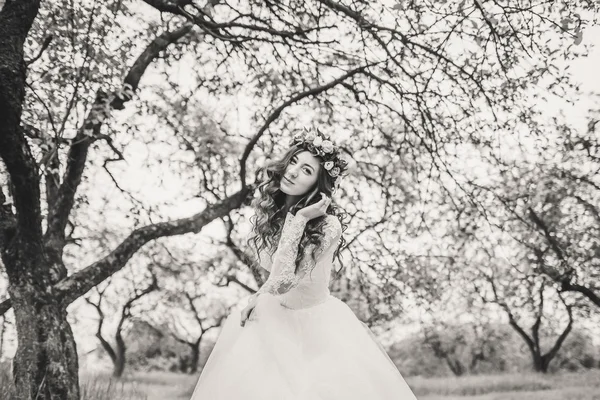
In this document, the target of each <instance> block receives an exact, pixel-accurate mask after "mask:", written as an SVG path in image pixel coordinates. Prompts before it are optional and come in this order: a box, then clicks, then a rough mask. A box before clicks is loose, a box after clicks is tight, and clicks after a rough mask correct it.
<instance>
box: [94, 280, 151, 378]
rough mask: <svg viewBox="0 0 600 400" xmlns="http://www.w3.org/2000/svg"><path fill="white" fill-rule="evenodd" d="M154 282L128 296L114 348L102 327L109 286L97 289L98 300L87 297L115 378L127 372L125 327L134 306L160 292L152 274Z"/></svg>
mask: <svg viewBox="0 0 600 400" xmlns="http://www.w3.org/2000/svg"><path fill="white" fill-rule="evenodd" d="M151 275H152V281H151V283H150V284H148V285H146V287H144V288H136V287H135V285H134V288H133V290H132V291H131V293H129V294H128V298H127V301H126V302H125V304H123V306H122V307H121V312H120V313H119V320H118V322H117V327H116V329H115V332H114V346H112V345H111V344H110V343H109V342H108V341H107V340H106V339H105V338H104V336H103V334H102V327H103V325H104V320H105V315H104V312H103V311H102V300H103V299H104V295H105V292H106V289H107V288H108V285H107V286H105V287H104V288H102V289H98V288H96V292H97V300H96V301H95V302H94V301H93V300H92V299H91V298H90V297H86V298H85V300H86V302H87V303H88V304H90V305H91V306H93V307H94V308H95V309H96V311H97V312H98V317H99V319H98V330H97V332H96V337H97V338H98V340H99V341H100V344H101V345H102V348H103V349H104V350H105V351H106V353H107V354H108V356H109V357H110V359H111V361H112V362H113V367H114V368H113V376H114V377H115V378H120V377H121V376H122V375H123V371H125V366H126V351H127V345H126V343H125V340H123V335H122V333H123V332H122V331H123V325H124V324H125V322H126V321H127V320H129V319H131V308H132V307H133V306H134V303H136V302H138V301H139V300H140V299H142V298H143V297H145V296H147V295H148V294H150V293H152V292H154V291H156V290H158V282H157V279H156V275H154V274H153V273H151Z"/></svg>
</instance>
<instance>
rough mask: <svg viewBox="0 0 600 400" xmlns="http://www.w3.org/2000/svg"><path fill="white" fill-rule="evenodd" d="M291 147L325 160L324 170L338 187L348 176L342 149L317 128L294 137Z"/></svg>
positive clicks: (306, 130)
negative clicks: (300, 148) (295, 146)
mask: <svg viewBox="0 0 600 400" xmlns="http://www.w3.org/2000/svg"><path fill="white" fill-rule="evenodd" d="M290 145H299V146H302V147H303V148H305V149H306V150H308V151H310V152H311V153H313V154H314V155H317V156H319V157H321V158H322V159H323V168H325V170H326V171H327V172H328V173H329V175H330V176H331V177H332V178H333V179H334V181H335V183H336V186H338V185H339V181H340V180H341V178H343V177H344V176H346V175H347V173H346V171H347V170H348V162H347V161H346V160H345V159H344V158H342V157H341V155H340V149H339V147H337V146H336V145H334V144H333V142H332V141H331V140H330V139H329V136H327V135H324V134H323V133H321V132H320V131H319V130H318V129H316V128H304V131H302V132H299V133H297V134H295V135H294V137H293V139H292V140H291V142H290Z"/></svg>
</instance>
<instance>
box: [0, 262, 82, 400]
mask: <svg viewBox="0 0 600 400" xmlns="http://www.w3.org/2000/svg"><path fill="white" fill-rule="evenodd" d="M17 268H18V266H17ZM23 278H25V277H23ZM9 293H10V297H11V299H12V300H13V305H14V311H15V320H16V328H17V334H18V338H19V345H18V347H17V352H16V354H15V358H14V359H13V377H14V381H15V387H16V395H17V396H16V398H17V399H19V400H21V399H23V400H25V399H27V400H30V399H31V400H33V399H37V400H78V399H79V379H78V374H77V371H78V367H79V366H78V361H77V349H76V345H75V340H74V338H73V332H72V331H71V327H70V326H69V324H68V322H67V312H66V311H65V310H64V308H63V307H62V305H60V304H57V302H56V300H55V298H54V296H53V294H52V293H46V292H44V291H42V290H39V289H38V288H36V285H35V284H33V283H31V282H27V281H26V279H22V280H21V281H20V282H18V284H16V283H15V282H14V281H13V282H11V285H10V287H9Z"/></svg>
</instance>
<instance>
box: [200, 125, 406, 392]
mask: <svg viewBox="0 0 600 400" xmlns="http://www.w3.org/2000/svg"><path fill="white" fill-rule="evenodd" d="M346 168H347V163H346V162H345V161H344V160H343V159H342V158H340V156H339V151H338V149H337V148H336V147H335V146H334V145H333V143H331V141H329V140H328V138H327V137H324V136H323V135H322V134H321V133H320V132H318V131H308V132H307V133H304V134H300V135H296V136H295V137H294V139H293V140H292V142H291V147H290V149H289V150H288V151H287V152H286V154H285V155H284V156H283V159H281V160H280V161H277V162H275V163H272V164H270V165H268V166H267V167H265V168H264V170H263V171H262V172H266V175H267V176H266V179H265V180H264V181H263V182H262V183H260V184H259V186H258V190H259V194H260V196H259V197H258V198H257V199H255V200H254V202H253V206H254V207H255V209H256V215H255V216H253V217H252V218H251V221H252V222H253V228H254V229H253V233H254V236H253V237H251V238H250V239H249V240H248V242H249V243H250V244H251V245H252V246H251V247H253V248H254V249H255V252H256V256H257V259H258V263H259V265H260V266H261V267H263V268H265V269H267V270H269V271H270V274H269V277H268V279H267V281H266V282H265V284H264V285H263V286H262V287H261V288H260V289H259V290H258V292H257V293H256V294H254V295H252V296H250V297H249V299H248V304H247V306H246V307H244V308H243V309H242V310H241V312H239V313H238V312H233V313H231V315H229V317H228V318H227V320H226V322H225V324H224V326H223V329H222V330H221V334H220V335H219V338H218V340H217V343H216V345H215V347H214V349H213V351H212V353H211V355H210V357H209V359H208V361H207V363H206V365H205V367H204V369H203V371H202V374H201V376H200V379H199V380H198V383H197V385H196V388H195V390H194V393H193V394H192V399H191V400H412V399H416V397H415V396H414V395H413V393H412V391H411V390H410V388H409V387H408V385H407V384H406V382H405V381H404V379H403V378H402V376H401V375H400V373H399V372H398V370H397V368H396V366H395V365H394V364H393V363H392V361H391V360H390V359H389V357H388V356H387V354H386V353H385V351H384V350H383V348H382V347H381V346H380V345H379V344H378V343H377V342H376V341H375V338H374V336H373V334H372V333H371V331H370V330H369V329H368V328H367V327H366V326H364V325H363V324H362V323H361V322H360V320H358V318H357V317H356V316H355V315H354V313H353V312H352V311H351V310H350V308H349V307H348V306H347V305H346V304H345V303H343V302H342V301H341V300H339V299H337V298H336V297H333V296H332V295H331V294H330V292H329V288H328V286H329V281H330V274H331V269H332V263H333V258H334V256H335V255H338V256H339V247H340V246H339V245H341V244H343V243H344V240H343V238H342V224H341V222H340V220H339V219H338V217H337V215H338V214H339V212H338V209H337V207H336V206H335V205H334V204H332V203H331V199H330V197H329V196H330V195H331V194H332V192H333V189H334V188H335V187H337V185H339V180H340V178H341V176H342V175H343V174H344V172H345V170H346Z"/></svg>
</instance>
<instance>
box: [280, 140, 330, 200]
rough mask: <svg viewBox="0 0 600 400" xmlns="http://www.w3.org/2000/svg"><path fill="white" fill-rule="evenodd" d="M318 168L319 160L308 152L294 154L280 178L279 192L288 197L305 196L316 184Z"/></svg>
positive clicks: (319, 165)
mask: <svg viewBox="0 0 600 400" xmlns="http://www.w3.org/2000/svg"><path fill="white" fill-rule="evenodd" d="M320 168H321V163H320V162H319V158H317V157H316V156H314V155H313V154H312V153H311V152H310V151H307V150H304V151H302V152H300V153H297V154H295V155H294V156H292V158H291V160H290V163H289V164H288V166H287V168H286V169H285V172H284V174H283V177H282V178H281V183H280V189H281V191H282V192H283V193H285V194H287V195H290V196H302V195H304V194H306V193H307V192H308V191H309V190H310V189H311V188H312V187H313V186H314V184H315V183H316V182H317V177H318V174H319V169H320ZM286 178H287V179H286Z"/></svg>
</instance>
